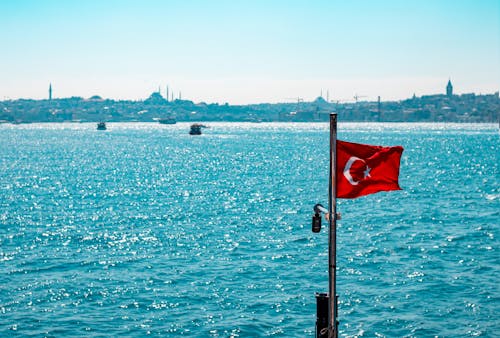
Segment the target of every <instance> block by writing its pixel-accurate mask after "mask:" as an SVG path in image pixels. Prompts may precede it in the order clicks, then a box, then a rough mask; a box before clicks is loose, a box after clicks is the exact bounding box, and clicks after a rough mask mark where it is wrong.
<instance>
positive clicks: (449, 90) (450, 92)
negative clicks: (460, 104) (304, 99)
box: [446, 79, 453, 97]
mask: <svg viewBox="0 0 500 338" xmlns="http://www.w3.org/2000/svg"><path fill="white" fill-rule="evenodd" d="M446 96H448V97H452V96H453V86H452V85H451V80H450V79H448V84H447V85H446Z"/></svg>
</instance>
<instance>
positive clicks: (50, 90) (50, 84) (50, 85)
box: [49, 83, 52, 101]
mask: <svg viewBox="0 0 500 338" xmlns="http://www.w3.org/2000/svg"><path fill="white" fill-rule="evenodd" d="M50 100H52V83H49V101H50Z"/></svg>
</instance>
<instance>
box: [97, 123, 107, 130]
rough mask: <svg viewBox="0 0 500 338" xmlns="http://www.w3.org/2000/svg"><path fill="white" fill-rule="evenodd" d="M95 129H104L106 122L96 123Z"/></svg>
mask: <svg viewBox="0 0 500 338" xmlns="http://www.w3.org/2000/svg"><path fill="white" fill-rule="evenodd" d="M97 130H106V123H104V122H99V123H98V124H97Z"/></svg>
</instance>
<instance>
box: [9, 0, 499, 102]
mask: <svg viewBox="0 0 500 338" xmlns="http://www.w3.org/2000/svg"><path fill="white" fill-rule="evenodd" d="M449 79H451V81H452V84H453V86H454V92H455V93H458V94H461V93H471V92H475V93H477V94H479V93H483V94H485V93H494V92H497V91H499V90H500V1H498V0H404V1H403V0H349V1H347V0H342V1H341V0H313V1H311V0H303V1H297V0H286V1H285V0H267V1H266V0H227V1H225V0H203V1H202V0H135V1H131V0H106V1H103V0H85V1H80V0H15V1H14V0H0V100H8V99H18V98H34V99H43V98H47V97H48V87H49V83H51V84H52V88H53V97H55V98H62V97H71V96H81V97H90V96H92V95H100V96H102V97H103V98H111V99H131V100H142V99H145V98H147V97H148V96H149V95H150V94H151V93H152V92H154V91H158V90H160V92H161V93H162V94H163V95H164V96H165V92H166V88H167V86H168V87H169V90H170V92H172V91H173V93H174V95H175V97H176V98H178V97H179V95H181V97H182V99H189V100H192V101H194V102H207V103H214V102H218V103H226V102H227V103H229V104H250V103H264V102H271V103H275V102H293V101H296V100H297V99H299V98H300V99H303V100H304V101H312V100H314V99H315V98H317V97H318V96H320V95H321V94H322V95H323V97H324V98H325V99H326V98H327V96H328V99H329V100H331V101H340V102H348V101H354V97H355V96H358V99H359V100H376V99H377V97H378V96H380V97H381V100H382V101H387V100H399V99H404V98H408V97H411V96H413V94H415V95H417V96H421V95H430V94H436V93H444V92H445V87H446V84H447V82H448V80H449Z"/></svg>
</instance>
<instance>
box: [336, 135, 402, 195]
mask: <svg viewBox="0 0 500 338" xmlns="http://www.w3.org/2000/svg"><path fill="white" fill-rule="evenodd" d="M402 153H403V147H401V146H396V147H381V146H372V145H368V144H358V143H350V142H344V141H340V140H337V197H338V198H356V197H360V196H364V195H368V194H373V193H376V192H379V191H389V190H401V188H400V187H399V183H398V176H399V162H400V159H401V154H402Z"/></svg>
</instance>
